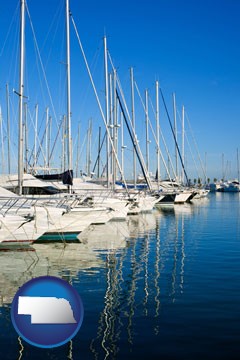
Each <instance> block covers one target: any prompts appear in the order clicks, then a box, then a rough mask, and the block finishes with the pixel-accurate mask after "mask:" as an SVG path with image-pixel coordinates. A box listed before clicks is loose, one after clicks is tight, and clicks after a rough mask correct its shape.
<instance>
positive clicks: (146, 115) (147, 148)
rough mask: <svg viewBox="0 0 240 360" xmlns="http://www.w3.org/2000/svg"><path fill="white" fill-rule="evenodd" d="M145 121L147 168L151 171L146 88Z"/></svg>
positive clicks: (146, 94)
mask: <svg viewBox="0 0 240 360" xmlns="http://www.w3.org/2000/svg"><path fill="white" fill-rule="evenodd" d="M145 119H146V120H145V121H146V168H147V171H148V172H149V131H148V91H147V90H145Z"/></svg>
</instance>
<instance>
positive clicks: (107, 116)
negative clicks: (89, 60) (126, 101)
mask: <svg viewBox="0 0 240 360" xmlns="http://www.w3.org/2000/svg"><path fill="white" fill-rule="evenodd" d="M103 44H104V74H105V116H106V125H107V127H109V125H110V124H109V86H108V61H107V38H106V36H104V38H103ZM109 167H110V161H109V133H107V136H106V170H107V187H108V188H109V186H110V180H109V173H110V171H109V170H110V169H109Z"/></svg>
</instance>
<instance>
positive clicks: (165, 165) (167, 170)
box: [135, 81, 176, 180]
mask: <svg viewBox="0 0 240 360" xmlns="http://www.w3.org/2000/svg"><path fill="white" fill-rule="evenodd" d="M135 87H136V90H137V93H138V96H139V98H140V100H141V103H142V106H143V110H144V112H145V114H146V107H145V105H144V103H143V99H142V97H141V94H140V91H139V88H138V86H137V83H136V81H135ZM150 100H151V99H150ZM150 103H151V104H152V102H150ZM148 121H149V125H150V128H151V131H152V134H153V137H154V140H155V142H156V145H157V148H158V151H159V153H160V156H161V159H162V162H163V164H164V167H165V169H166V172H167V174H168V177H169V180H171V175H170V172H169V169H168V167H167V164H166V162H165V159H164V157H163V154H162V151H161V149H160V146H159V144H158V143H157V138H156V135H155V132H154V130H153V126H152V122H151V120H150V118H149V116H148ZM160 133H161V135H162V132H161V130H160ZM163 141H164V144H165V147H166V151H167V154H168V156H169V159H170V164H171V166H172V170H173V174H174V176H175V177H176V174H175V171H174V168H173V165H172V161H171V157H170V154H169V151H168V149H167V146H166V143H165V140H164V138H163Z"/></svg>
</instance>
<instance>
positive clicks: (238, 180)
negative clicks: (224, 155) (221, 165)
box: [237, 148, 239, 182]
mask: <svg viewBox="0 0 240 360" xmlns="http://www.w3.org/2000/svg"><path fill="white" fill-rule="evenodd" d="M237 179H238V182H239V156H238V148H237Z"/></svg>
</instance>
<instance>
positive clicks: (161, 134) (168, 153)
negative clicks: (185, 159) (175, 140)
mask: <svg viewBox="0 0 240 360" xmlns="http://www.w3.org/2000/svg"><path fill="white" fill-rule="evenodd" d="M149 100H150V104H151V107H152V110H153V113H154V106H153V103H152V99H151V97H149ZM150 124H151V122H150ZM151 126H152V125H151ZM152 131H153V130H152ZM159 133H160V136H161V138H162V141H163V144H164V147H165V150H166V152H167V155H168V159H169V161H170V164H171V168H172V171H173V176H174V177H175V179H177V174H176V172H175V170H174V166H173V163H172V159H171V156H170V152H169V150H168V147H167V143H166V140H165V137H164V136H163V132H162V130H161V127H160V126H159ZM154 137H156V135H155V134H154ZM155 141H156V140H155ZM158 149H159V152H160V155H161V150H160V146H158ZM161 157H162V155H161ZM164 166H165V168H166V165H165V164H164ZM167 174H168V176H169V180H171V181H172V179H171V176H170V174H169V171H168V170H167Z"/></svg>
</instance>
